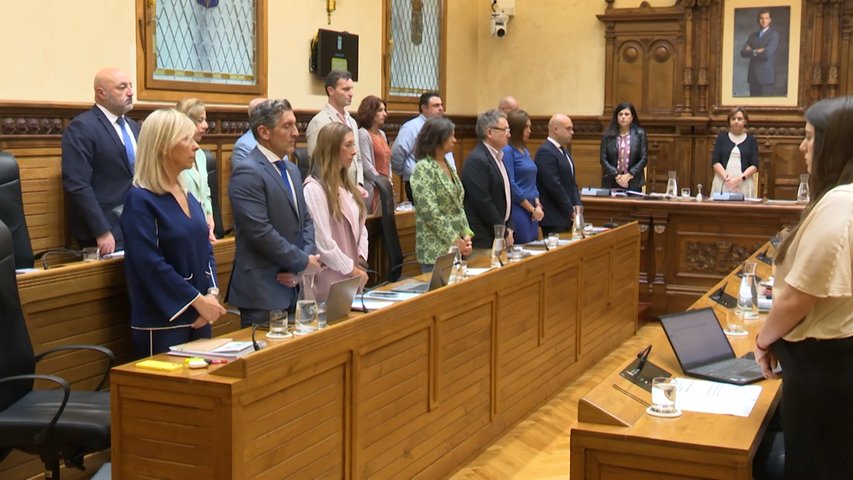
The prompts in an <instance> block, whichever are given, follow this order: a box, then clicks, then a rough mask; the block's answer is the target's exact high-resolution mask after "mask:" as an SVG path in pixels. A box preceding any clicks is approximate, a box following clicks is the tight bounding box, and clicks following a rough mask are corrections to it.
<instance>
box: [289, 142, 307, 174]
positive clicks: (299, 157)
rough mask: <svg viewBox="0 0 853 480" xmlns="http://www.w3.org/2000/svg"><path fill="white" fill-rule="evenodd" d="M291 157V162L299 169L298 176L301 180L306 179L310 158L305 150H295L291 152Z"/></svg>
mask: <svg viewBox="0 0 853 480" xmlns="http://www.w3.org/2000/svg"><path fill="white" fill-rule="evenodd" d="M293 156H294V157H295V158H292V159H291V161H293V163H295V164H296V167H297V168H299V174H300V175H302V180H305V179H306V178H308V172H309V170H310V167H311V157H309V156H308V149H307V148H297V149H296V150H295V151H294V152H293Z"/></svg>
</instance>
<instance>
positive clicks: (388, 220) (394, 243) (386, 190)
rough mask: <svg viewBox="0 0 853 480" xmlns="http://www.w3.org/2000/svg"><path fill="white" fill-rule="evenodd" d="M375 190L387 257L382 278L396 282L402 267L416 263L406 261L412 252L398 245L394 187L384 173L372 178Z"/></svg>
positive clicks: (401, 273) (400, 274) (411, 255)
mask: <svg viewBox="0 0 853 480" xmlns="http://www.w3.org/2000/svg"><path fill="white" fill-rule="evenodd" d="M373 185H374V187H375V191H377V192H379V204H380V206H381V207H382V243H383V245H384V246H385V255H386V256H387V257H388V274H387V275H386V277H385V278H384V281H386V282H396V281H397V280H399V279H400V277H401V276H402V275H403V267H404V266H406V265H409V264H414V263H417V260H416V259H413V260H409V261H406V258H408V257H413V256H414V254H413V252H408V253H403V248H402V247H401V246H400V236H399V235H398V233H397V219H396V217H395V216H394V213H395V208H394V188H393V187H392V186H391V180H389V179H388V177H386V176H384V175H377V176H376V178H374V179H373Z"/></svg>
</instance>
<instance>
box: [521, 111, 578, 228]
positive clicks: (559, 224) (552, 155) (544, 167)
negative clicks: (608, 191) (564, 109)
mask: <svg viewBox="0 0 853 480" xmlns="http://www.w3.org/2000/svg"><path fill="white" fill-rule="evenodd" d="M574 134H575V129H574V124H573V123H572V119H571V118H569V117H568V116H566V115H563V114H561V113H558V114H556V115H554V116H553V117H551V120H550V121H549V122H548V139H547V140H546V141H545V142H543V143H542V146H540V147H539V149H538V150H536V158H535V159H534V160H533V161H534V162H535V163H536V168H537V169H538V172H537V173H536V185H537V187H538V189H539V201H540V202H542V209H543V210H544V211H545V217H544V218H542V221H541V222H539V225H540V226H541V227H542V234H543V235H544V236H546V237H547V236H548V234H549V233H559V232H568V231H569V230H571V228H572V215H573V214H574V207H575V205H581V204H582V202H581V196H580V192H578V185H577V182H576V181H575V164H574V162H573V161H572V157H571V155H569V152H568V150H567V147H568V145H569V143H571V142H572V136H574Z"/></svg>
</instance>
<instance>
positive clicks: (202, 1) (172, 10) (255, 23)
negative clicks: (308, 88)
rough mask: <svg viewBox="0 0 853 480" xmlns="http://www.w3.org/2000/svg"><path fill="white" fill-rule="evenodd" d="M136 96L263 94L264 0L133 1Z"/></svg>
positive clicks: (242, 97) (235, 97)
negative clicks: (136, 41)
mask: <svg viewBox="0 0 853 480" xmlns="http://www.w3.org/2000/svg"><path fill="white" fill-rule="evenodd" d="M137 2H138V3H137V12H139V13H138V15H139V18H138V20H139V30H140V35H139V38H140V40H139V41H140V43H141V45H140V47H141V49H140V51H141V52H142V55H139V56H138V57H139V60H138V67H139V68H138V71H139V76H140V78H139V81H138V82H137V83H138V85H139V97H140V98H143V99H155V100H176V99H179V98H183V97H186V96H187V93H188V92H192V94H193V96H197V97H200V98H203V99H206V100H208V101H221V102H230V101H234V102H244V101H246V100H247V99H249V98H252V97H256V96H264V95H265V94H266V61H265V58H266V32H265V31H264V30H265V26H266V22H265V19H264V15H265V12H266V0H156V1H154V0H137Z"/></svg>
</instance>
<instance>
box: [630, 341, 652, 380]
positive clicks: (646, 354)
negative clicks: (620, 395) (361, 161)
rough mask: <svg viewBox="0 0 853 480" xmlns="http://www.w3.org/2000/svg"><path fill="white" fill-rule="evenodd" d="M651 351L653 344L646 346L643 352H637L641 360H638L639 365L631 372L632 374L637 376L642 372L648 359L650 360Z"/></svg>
mask: <svg viewBox="0 0 853 480" xmlns="http://www.w3.org/2000/svg"><path fill="white" fill-rule="evenodd" d="M651 351H652V346H651V345H649V346H648V347H646V348H645V350H643V351H642V352H640V353H638V354H637V358H639V359H640V361H639V362H637V367H636V368H634V369H633V370H631V371H630V372H629V373H630V374H631V376H633V377H636V376H637V375H639V374H640V372H642V371H643V368H645V367H646V363H648V361H649V353H651Z"/></svg>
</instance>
